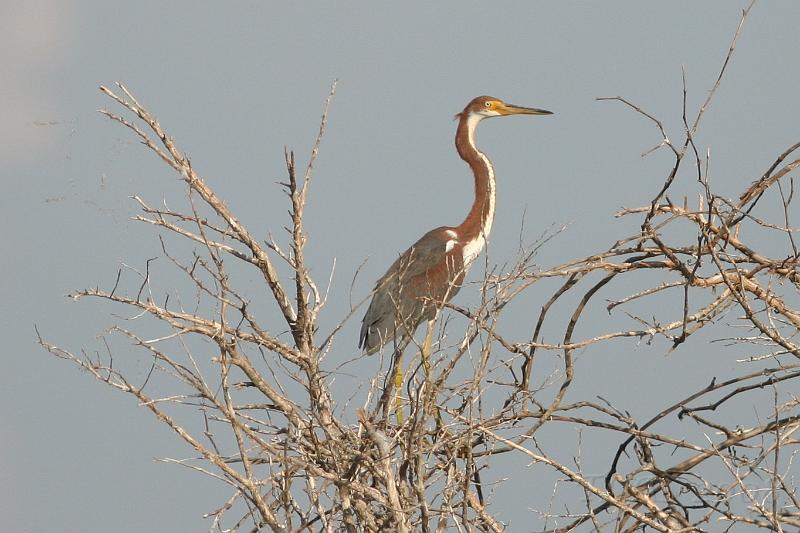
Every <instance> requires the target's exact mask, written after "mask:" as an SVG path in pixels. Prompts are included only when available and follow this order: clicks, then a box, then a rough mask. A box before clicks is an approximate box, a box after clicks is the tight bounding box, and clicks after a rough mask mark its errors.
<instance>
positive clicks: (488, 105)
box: [483, 102, 492, 107]
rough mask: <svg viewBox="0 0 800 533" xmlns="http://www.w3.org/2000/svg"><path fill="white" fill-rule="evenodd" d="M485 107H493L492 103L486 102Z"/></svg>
mask: <svg viewBox="0 0 800 533" xmlns="http://www.w3.org/2000/svg"><path fill="white" fill-rule="evenodd" d="M483 105H485V106H486V107H492V103H491V102H486V103H485V104H483Z"/></svg>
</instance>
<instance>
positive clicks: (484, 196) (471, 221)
mask: <svg viewBox="0 0 800 533" xmlns="http://www.w3.org/2000/svg"><path fill="white" fill-rule="evenodd" d="M481 118H482V117H480V116H479V115H474V114H467V113H464V114H462V115H461V118H460V119H459V122H458V129H457V130H456V150H458V155H460V156H461V159H463V160H464V161H466V163H467V164H468V165H469V168H470V169H472V173H473V174H474V175H475V201H474V202H473V204H472V208H471V209H470V210H469V213H468V214H467V218H465V219H464V222H462V223H461V225H459V226H458V227H457V228H455V229H456V232H457V233H458V236H459V239H461V240H464V241H474V240H480V241H482V242H481V247H482V243H483V241H485V240H486V239H487V238H488V237H489V232H490V231H491V230H492V221H493V219H494V206H495V181H494V168H493V167H492V163H491V161H489V158H488V157H486V155H484V154H483V153H482V152H481V151H480V150H478V149H477V148H476V147H475V128H476V127H477V125H478V122H480V120H481Z"/></svg>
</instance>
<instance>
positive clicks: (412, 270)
mask: <svg viewBox="0 0 800 533" xmlns="http://www.w3.org/2000/svg"><path fill="white" fill-rule="evenodd" d="M446 229H447V228H436V229H434V230H431V231H429V232H428V233H426V234H425V235H423V236H422V238H421V239H419V240H418V241H417V242H415V243H414V244H413V245H411V246H410V247H409V248H408V249H407V250H406V251H405V252H403V253H402V254H401V255H400V257H398V258H397V260H396V261H395V262H394V263H393V264H392V266H390V267H389V270H387V271H386V273H385V274H384V275H383V276H382V277H381V278H380V279H379V280H378V282H377V283H376V284H375V290H374V294H373V296H372V301H371V302H370V304H369V308H368V309H367V312H366V314H365V315H364V318H363V319H362V321H361V334H360V336H359V342H358V346H359V348H363V349H364V351H366V352H367V353H368V354H373V353H375V352H377V351H378V350H379V349H380V347H381V346H383V345H384V344H386V343H387V342H388V341H390V340H391V339H393V338H394V337H395V335H396V334H397V331H396V330H397V326H398V321H400V322H404V323H405V326H406V327H405V328H404V329H407V330H412V331H409V333H413V330H415V329H416V327H417V326H418V325H419V323H420V322H421V321H422V318H423V317H422V314H421V313H422V312H423V307H424V305H423V304H422V303H421V302H420V301H419V300H418V299H417V298H409V297H405V298H404V297H403V286H404V283H405V282H406V281H408V280H411V279H412V278H414V277H416V276H418V275H420V274H422V273H424V272H427V271H428V270H430V269H431V268H432V267H434V266H435V265H436V264H438V263H440V262H442V261H444V260H445V257H446V255H447V239H446V237H443V236H444V235H445V233H444V230H446Z"/></svg>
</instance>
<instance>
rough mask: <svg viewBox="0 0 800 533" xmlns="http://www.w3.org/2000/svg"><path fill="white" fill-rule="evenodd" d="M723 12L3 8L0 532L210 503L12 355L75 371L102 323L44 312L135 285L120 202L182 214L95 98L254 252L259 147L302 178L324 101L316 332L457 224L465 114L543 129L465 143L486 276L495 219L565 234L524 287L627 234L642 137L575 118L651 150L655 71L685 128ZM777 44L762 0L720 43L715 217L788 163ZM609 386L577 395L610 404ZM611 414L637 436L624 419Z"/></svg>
mask: <svg viewBox="0 0 800 533" xmlns="http://www.w3.org/2000/svg"><path fill="white" fill-rule="evenodd" d="M744 5H745V2H744V1H734V0H718V1H706V2H697V1H694V0H692V1H680V2H661V3H655V2H639V1H627V2H591V3H590V2H563V1H551V2H493V3H489V2H453V1H448V2H435V3H432V2H404V3H393V4H388V3H376V2H347V3H345V2H339V3H334V2H324V3H323V2H297V3H289V2H280V3H279V2H267V1H247V2H245V1H236V0H231V1H227V2H194V1H176V2H155V1H149V2H142V1H139V2H114V1H102V2H101V1H84V2H79V1H70V0H59V1H52V2H44V1H42V2H40V1H35V0H34V1H21V0H5V2H3V6H2V7H0V68H1V70H0V72H2V80H3V81H2V83H0V117H2V120H0V161H2V163H0V165H1V166H0V169H2V170H1V172H2V174H1V176H2V184H3V189H4V194H3V195H2V197H0V208H1V209H0V213H2V222H3V227H4V229H5V231H4V235H5V242H4V246H3V249H4V253H3V255H4V257H3V261H2V267H0V268H2V273H3V275H2V276H0V297H2V301H3V306H2V308H1V309H2V321H0V328H2V338H3V339H4V350H3V354H4V371H3V372H2V373H0V405H2V407H1V408H0V409H2V416H0V502H2V503H0V516H1V517H2V518H0V521H1V522H2V524H0V529H3V530H4V531H14V532H38V531H81V532H106V531H120V532H128V531H130V532H133V531H150V530H152V531H198V530H205V529H207V527H208V522H207V521H206V520H204V519H203V518H202V514H203V513H205V512H208V511H211V510H213V509H214V508H215V506H217V505H218V504H220V503H221V502H222V498H223V497H225V491H224V488H223V487H221V486H219V485H218V484H216V483H215V482H212V481H210V480H207V479H205V478H202V477H200V476H199V475H197V474H194V473H191V472H189V471H187V470H184V469H181V468H179V467H175V466H171V465H165V464H162V463H158V462H155V461H154V460H153V458H155V457H164V456H171V457H183V456H186V455H190V453H189V451H188V450H187V449H186V447H185V446H183V445H182V444H181V443H180V442H179V441H178V440H177V438H175V437H173V435H172V434H171V433H170V432H169V431H167V430H166V429H165V428H164V427H161V425H159V424H158V423H156V421H155V420H154V419H153V418H152V416H151V415H150V414H149V413H147V412H145V411H144V410H142V409H139V408H137V406H136V405H135V402H134V401H132V400H131V399H130V398H127V397H124V396H123V395H122V394H120V393H116V392H114V391H112V390H110V389H109V388H107V387H103V386H101V385H100V384H98V383H96V382H94V381H93V380H92V379H90V378H89V377H88V376H86V375H84V374H81V373H79V372H77V371H76V369H75V368H74V367H73V366H71V365H69V364H66V363H65V362H63V361H60V360H58V359H56V358H54V357H52V356H50V355H48V354H47V353H45V352H44V351H43V350H41V349H40V348H39V347H38V346H37V345H36V342H35V334H34V325H38V327H39V329H40V330H41V331H42V333H43V334H44V335H45V336H46V338H47V339H48V340H50V341H52V342H57V343H58V344H61V345H64V346H66V347H68V348H70V349H73V350H76V351H79V350H80V349H81V348H86V349H87V350H90V351H91V350H96V349H98V347H99V344H98V342H97V340H96V335H97V334H99V333H101V332H102V331H103V329H104V328H106V327H108V326H109V325H111V324H112V323H113V317H112V316H111V314H110V313H112V312H121V311H122V310H121V309H118V308H112V307H109V306H104V305H97V304H96V303H93V302H89V301H81V302H78V303H75V302H72V301H70V300H69V299H67V298H65V297H64V295H65V294H67V293H68V292H70V291H72V290H75V289H78V288H83V287H89V286H96V285H99V286H101V287H106V288H108V287H110V286H112V285H113V281H114V278H115V276H116V272H117V269H118V268H119V266H120V265H121V264H122V263H125V264H130V265H132V266H135V267H137V268H140V267H143V265H144V261H145V260H146V259H147V258H149V257H154V256H158V255H160V245H159V242H158V238H157V234H156V233H155V232H153V230H152V228H151V227H146V226H144V225H141V224H137V223H135V222H133V221H131V220H130V218H131V216H133V215H134V214H135V213H136V206H135V204H134V202H133V201H132V200H130V198H129V197H130V196H132V195H134V194H137V195H140V196H142V197H143V198H146V199H148V200H149V201H151V202H152V203H158V202H160V201H161V200H167V201H168V202H169V201H170V199H172V200H174V201H176V202H177V201H178V200H179V199H180V198H181V194H182V193H181V191H182V187H181V186H180V184H179V183H178V182H177V180H176V176H174V175H173V174H172V173H171V172H169V170H168V169H167V168H166V167H165V166H164V165H163V164H160V163H159V162H158V161H157V160H155V158H154V157H153V156H152V155H151V154H150V153H148V152H147V151H146V150H145V149H144V148H143V147H142V146H141V145H140V144H138V143H137V141H136V139H134V138H133V136H132V135H131V134H130V133H129V132H128V131H125V130H123V129H122V128H120V127H119V126H118V125H115V124H113V123H111V122H109V121H108V120H107V119H105V118H104V117H102V116H101V115H100V114H99V113H97V112H96V110H97V109H100V108H104V107H107V106H110V104H111V103H110V101H108V100H107V99H105V98H104V97H103V95H101V94H100V93H99V92H98V91H97V86H98V85H99V84H111V83H113V82H114V81H116V80H121V81H123V82H125V83H126V84H127V85H128V87H129V88H130V89H131V90H132V91H133V92H134V94H136V95H137V97H138V98H139V99H140V101H141V102H142V103H143V104H145V105H146V106H147V107H149V109H150V110H151V111H153V112H154V113H155V114H156V115H157V116H158V117H159V119H160V121H161V123H162V125H163V126H164V127H165V128H167V130H168V131H169V132H170V134H171V135H172V136H173V137H174V138H175V139H176V140H177V142H178V144H179V146H180V147H181V148H183V149H184V150H185V151H186V152H188V154H189V155H190V156H191V158H192V161H193V164H194V166H195V167H196V168H197V169H198V170H199V171H200V172H201V173H202V175H204V176H205V177H206V178H207V180H208V182H209V184H211V185H212V186H213V187H215V189H216V190H217V192H218V194H219V195H220V196H221V197H223V198H224V199H225V201H226V202H227V203H228V204H229V205H230V206H231V208H232V209H233V210H234V211H235V212H237V213H238V214H239V215H240V217H241V219H242V220H243V221H244V222H245V223H247V224H248V225H250V228H251V230H253V231H254V233H255V234H257V235H259V236H266V235H267V234H268V233H269V232H272V233H273V234H275V235H276V236H279V237H281V236H282V230H281V228H282V226H283V225H284V224H285V223H286V215H285V213H286V205H285V197H284V196H283V194H282V193H281V191H280V190H279V188H278V187H277V186H276V185H275V182H277V181H279V180H281V179H283V175H284V174H283V170H282V164H283V149H284V146H288V147H289V148H291V149H294V150H296V152H297V156H298V159H299V161H301V162H303V163H305V161H306V158H307V154H308V151H309V149H310V147H311V144H312V142H313V140H314V136H315V134H316V131H317V127H318V121H319V116H320V113H321V110H322V104H323V100H324V98H325V96H326V94H327V93H328V90H329V86H330V84H331V82H332V81H333V80H334V79H338V80H339V85H338V89H337V94H336V96H335V98H334V101H333V105H332V108H331V114H330V123H329V129H328V133H327V136H326V138H325V140H324V142H323V146H322V151H321V154H320V158H319V161H318V166H317V172H316V178H315V182H314V185H313V190H312V195H311V198H310V204H309V206H308V219H307V224H308V230H309V234H310V244H309V245H308V253H309V257H310V261H311V265H312V268H313V274H314V275H315V276H317V278H318V279H320V280H323V281H324V280H326V279H327V277H328V275H329V273H330V269H331V265H332V261H333V258H334V257H335V258H336V270H335V273H334V277H333V287H332V292H331V296H330V302H331V303H330V305H329V307H328V310H327V314H326V315H325V316H324V317H323V319H322V320H323V322H322V325H323V326H324V327H330V326H331V325H332V324H335V323H336V322H338V321H339V320H340V319H341V318H342V317H343V315H344V313H345V310H346V309H347V305H348V298H349V294H348V293H349V286H350V281H351V279H352V277H353V273H354V272H355V270H356V269H357V268H358V265H359V264H361V263H362V262H363V261H364V260H365V259H369V261H368V262H367V264H366V266H365V267H364V270H363V273H362V275H361V276H360V277H359V279H358V281H357V283H356V285H355V287H354V296H356V297H358V298H361V297H363V296H364V295H366V294H367V293H368V291H369V289H370V286H371V284H372V282H373V280H374V279H376V278H377V277H378V276H379V275H380V274H382V272H383V271H384V270H385V268H386V266H387V265H388V264H389V263H390V262H391V261H392V259H393V258H394V257H395V254H396V253H397V252H399V251H401V250H402V249H404V248H405V247H406V246H408V245H409V244H410V243H412V242H413V241H414V240H416V239H417V238H418V237H419V236H420V235H422V233H424V232H425V231H427V230H428V229H430V228H433V227H436V226H439V225H443V224H457V223H459V222H460V221H461V219H462V217H463V216H464V214H465V213H466V211H467V207H468V205H469V202H470V201H471V194H472V188H471V187H472V186H471V178H470V176H469V174H468V171H467V168H466V167H465V166H464V164H463V163H462V162H461V161H460V160H459V159H458V157H457V155H456V153H455V150H454V148H453V134H454V130H455V124H454V122H453V120H452V117H453V114H454V113H456V112H458V111H460V110H461V108H463V106H464V105H465V104H466V102H467V101H468V100H469V99H470V98H472V97H474V96H476V95H479V94H491V95H494V96H497V97H500V98H503V99H507V100H508V101H510V102H513V103H516V104H519V105H530V106H536V107H542V108H546V109H550V110H552V111H554V112H555V113H556V114H555V115H554V116H552V117H542V118H538V117H537V118H521V117H517V118H509V119H504V120H492V121H489V122H486V123H484V124H483V125H482V126H481V129H480V131H479V134H478V143H479V145H480V146H481V147H482V149H483V150H484V151H485V152H486V153H487V154H489V156H490V157H491V158H492V160H493V162H494V164H495V167H496V172H497V176H498V212H497V216H496V218H495V225H494V228H493V234H492V240H491V246H490V262H492V263H504V262H506V261H509V260H512V259H513V258H514V254H515V251H516V247H517V244H518V240H519V235H520V223H521V220H522V217H523V213H525V221H526V226H525V229H524V230H523V232H524V235H525V240H526V241H532V240H533V239H534V238H535V237H536V236H538V235H539V234H540V233H541V232H542V231H543V230H544V229H545V228H547V227H550V226H551V225H553V224H556V225H560V224H564V223H569V224H570V226H569V229H568V230H567V231H566V232H565V233H564V234H563V235H562V236H561V237H560V238H559V239H558V240H556V241H555V242H554V243H553V244H552V245H550V246H549V247H548V248H546V249H545V250H544V251H543V252H542V255H541V256H540V257H539V262H540V263H542V264H545V265H547V264H556V263H558V262H559V261H561V260H564V259H566V258H567V257H569V256H572V255H576V256H577V255H587V254H589V253H591V252H594V251H598V250H601V249H603V248H605V247H607V246H608V245H610V244H611V243H612V242H613V241H614V240H616V239H617V238H619V237H620V236H622V235H625V234H627V233H628V230H629V229H630V228H632V227H634V226H631V225H629V223H628V222H625V221H618V220H615V219H614V218H613V217H612V214H613V213H614V212H615V211H616V210H617V209H619V208H620V207H622V206H634V205H640V204H643V203H646V202H647V201H648V200H649V199H650V198H651V196H652V194H653V193H654V192H655V191H656V190H657V187H658V184H659V183H660V182H661V181H662V180H663V177H664V175H665V172H666V170H667V164H668V162H669V156H668V154H667V153H666V152H656V153H654V154H652V155H650V156H648V157H646V158H641V157H640V154H641V153H642V152H643V151H645V150H647V149H649V148H650V147H652V146H653V145H655V144H656V143H657V142H658V141H659V137H658V135H657V131H656V130H655V129H654V128H653V127H652V125H651V124H649V123H647V122H646V121H644V120H642V119H641V117H639V116H636V115H634V114H633V113H631V112H630V111H629V110H627V109H625V108H624V107H623V106H621V105H619V104H615V103H609V102H597V101H595V98H596V97H598V96H614V95H623V96H625V97H627V98H629V99H630V100H632V101H634V102H636V103H638V104H640V105H642V106H643V107H645V108H646V109H647V110H648V111H650V112H652V113H654V114H655V115H657V116H659V117H660V118H662V119H663V120H664V123H665V125H666V127H667V128H668V130H669V131H672V132H674V134H675V136H676V137H677V136H679V135H680V127H681V124H680V105H681V67H682V66H684V67H685V70H686V75H687V80H688V88H689V98H688V101H689V105H690V107H691V108H692V109H695V108H696V107H697V106H698V105H699V103H700V102H702V100H703V99H704V98H705V97H706V94H707V91H708V89H709V88H710V87H711V85H712V84H713V81H714V79H715V78H716V76H717V74H718V71H719V68H720V66H721V63H722V60H723V59H724V56H725V54H726V52H727V49H728V46H729V43H730V39H731V37H732V35H733V32H734V30H735V28H736V25H737V23H738V20H739V17H740V12H741V8H743V7H744ZM798 20H800V3H798V2H796V1H788V0H787V1H778V0H773V1H770V2H761V3H759V4H757V5H756V7H755V8H754V9H753V11H752V13H751V16H750V18H749V19H748V21H747V23H746V26H745V29H744V32H743V34H742V37H741V39H740V41H739V44H738V50H737V52H736V54H735V56H734V59H733V62H732V64H731V66H730V70H729V72H728V75H727V76H726V78H725V80H724V82H723V85H722V87H721V89H720V91H719V94H718V95H717V98H716V100H715V101H714V103H713V105H712V107H711V109H710V110H709V112H708V116H707V117H706V120H705V122H704V124H703V126H702V128H701V131H700V135H699V137H698V139H697V140H698V144H699V145H700V146H702V147H709V148H710V151H711V154H712V176H713V178H714V183H715V185H716V187H717V192H719V193H721V194H729V195H735V194H737V193H738V192H739V189H741V188H742V186H743V185H744V184H745V183H748V182H750V181H751V180H753V179H754V178H755V177H756V176H757V175H760V173H761V172H763V170H764V169H765V168H766V167H768V166H769V164H770V162H771V161H772V160H774V158H775V156H776V155H777V154H778V153H780V152H781V151H782V150H783V149H784V148H785V147H786V146H788V145H789V144H791V143H792V142H796V141H797V140H798V129H797V113H798V107H797V87H798V84H799V83H800V79H799V77H800V74H799V73H798V69H797V68H796V63H797V58H798V52H799V51H800V33H798V31H797V23H798ZM476 275H477V274H476V273H475V272H473V273H472V277H473V278H474V277H475V276H476ZM164 281H165V282H167V283H168V280H164ZM258 290H262V289H260V288H258ZM465 292H466V290H465V291H462V293H465ZM459 299H460V300H459V301H461V302H462V303H468V302H469V301H470V296H469V294H463V296H462V295H459ZM357 331H358V323H357V321H356V320H354V321H351V322H349V323H348V325H347V326H346V328H345V330H344V331H343V333H342V336H341V337H340V338H339V341H338V342H337V344H336V347H335V350H334V352H333V353H332V354H331V356H330V358H331V360H332V361H334V362H335V360H336V358H337V357H338V358H342V359H344V358H347V357H352V355H353V354H354V351H355V348H354V346H355V343H356V338H357ZM631 346H632V345H631ZM700 348H702V350H705V349H706V348H707V347H706V346H701V347H700ZM695 349H697V347H695ZM702 350H701V351H702ZM130 355H131V356H133V354H130ZM121 356H122V355H121ZM620 357H623V356H622V355H621V356H620ZM676 358H677V359H676ZM676 360H677V361H679V363H676ZM615 361H617V359H615V357H614V356H613V355H609V357H608V359H607V360H606V361H605V362H604V363H603V365H605V366H607V365H612V366H613V365H614V364H615ZM636 361H637V362H636V363H635V364H627V366H626V368H627V369H628V371H629V372H633V373H634V374H633V375H635V376H637V377H638V378H641V381H640V382H641V383H642V387H645V386H647V387H652V386H656V387H657V386H658V383H659V382H661V383H664V382H665V381H666V379H667V377H668V376H669V375H671V374H670V372H674V370H671V369H672V368H673V367H674V366H675V365H677V364H679V365H680V366H681V367H682V370H684V371H685V370H686V369H687V368H688V369H691V370H692V372H693V374H694V375H696V376H697V381H698V383H703V382H707V381H708V380H709V379H710V376H711V375H716V374H714V372H724V370H725V368H726V366H725V365H731V364H732V363H730V362H729V361H728V362H724V361H723V362H721V361H720V360H719V359H716V358H713V357H699V356H698V354H697V352H694V351H692V350H685V351H679V352H678V353H676V354H673V355H672V356H670V359H665V358H664V357H663V350H658V349H652V350H647V349H640V350H639V351H638V353H637V354H636ZM142 364H143V365H146V363H144V362H143V363H142ZM331 364H333V363H331ZM587 364H589V363H587ZM598 372H601V370H598ZM614 375H615V374H614V373H613V372H610V371H609V374H608V376H614ZM657 378H660V379H657ZM613 379H614V378H613V377H609V378H608V379H603V380H602V383H600V382H598V384H597V387H598V388H603V387H608V388H611V389H613V388H614V386H615V383H614V382H613ZM648 379H649V380H650V381H652V382H653V383H655V385H654V384H653V383H651V382H650V381H648ZM628 393H629V394H631V395H635V394H636V391H635V390H630V391H628ZM612 394H613V392H612ZM618 398H619V399H620V401H621V402H622V403H625V397H624V396H620V397H618ZM629 399H630V398H629ZM638 407H640V408H641V409H642V413H644V414H646V413H647V412H648V411H647V409H648V408H649V407H650V405H648V404H641V405H638ZM653 407H655V404H653ZM530 483H531V484H534V483H535V480H530ZM523 496H524V493H523ZM539 504H541V502H536V501H527V502H526V501H525V500H524V499H522V496H520V499H519V500H518V501H514V502H513V503H509V504H508V505H509V506H510V508H509V509H508V510H507V511H506V513H507V516H508V517H510V518H511V519H512V520H516V523H517V524H520V523H524V522H523V520H525V518H524V517H526V516H528V514H526V513H528V511H527V510H526V508H527V507H536V506H537V505H539Z"/></svg>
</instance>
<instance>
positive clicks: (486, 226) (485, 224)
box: [463, 113, 496, 268]
mask: <svg viewBox="0 0 800 533" xmlns="http://www.w3.org/2000/svg"><path fill="white" fill-rule="evenodd" d="M484 118H486V117H485V116H483V115H478V114H476V113H473V114H470V115H469V116H468V117H467V139H468V141H469V145H470V146H471V147H472V148H473V149H474V150H475V152H476V153H477V154H478V157H480V159H481V160H482V161H483V164H484V165H486V169H487V171H488V172H487V173H488V176H489V180H488V183H487V187H488V190H487V191H486V193H487V196H488V201H489V206H488V211H487V212H486V213H485V215H484V217H483V219H482V220H481V233H480V235H479V236H478V237H477V238H476V239H473V240H471V241H469V242H466V243H464V248H463V250H464V267H465V268H468V267H469V265H470V264H471V263H472V262H473V261H475V258H476V257H478V255H479V254H480V253H481V250H483V247H484V246H486V240H487V239H488V238H489V233H490V232H491V231H492V222H493V221H494V209H495V201H496V199H495V196H496V190H495V179H494V167H493V166H492V162H491V161H489V158H488V157H486V155H485V154H484V153H483V152H481V151H480V150H478V148H477V147H476V146H475V128H477V127H478V123H479V122H480V121H481V120H483V119H484Z"/></svg>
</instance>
